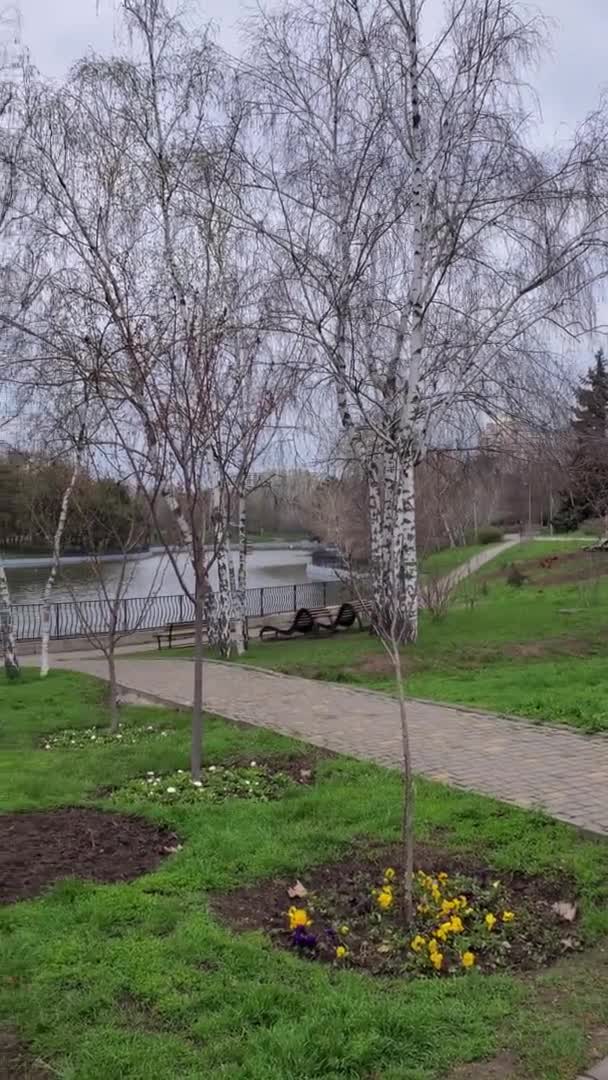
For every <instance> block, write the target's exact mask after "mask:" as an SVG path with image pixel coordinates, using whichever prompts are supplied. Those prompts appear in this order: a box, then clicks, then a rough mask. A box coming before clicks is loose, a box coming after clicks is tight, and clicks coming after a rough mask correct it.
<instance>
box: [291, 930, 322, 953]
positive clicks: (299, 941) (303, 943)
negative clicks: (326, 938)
mask: <svg viewBox="0 0 608 1080" xmlns="http://www.w3.org/2000/svg"><path fill="white" fill-rule="evenodd" d="M292 941H293V944H294V945H295V947H296V948H297V949H314V948H315V946H316V944H317V937H316V934H310V933H309V932H308V930H307V929H306V927H305V926H297V927H296V929H295V930H294V932H293V936H292Z"/></svg>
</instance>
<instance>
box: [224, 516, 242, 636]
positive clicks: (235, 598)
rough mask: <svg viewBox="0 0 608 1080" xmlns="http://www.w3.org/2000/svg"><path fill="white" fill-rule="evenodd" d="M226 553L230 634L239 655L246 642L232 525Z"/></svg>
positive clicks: (227, 532)
mask: <svg viewBox="0 0 608 1080" xmlns="http://www.w3.org/2000/svg"><path fill="white" fill-rule="evenodd" d="M226 554H227V561H228V580H229V583H230V611H231V619H230V635H231V641H232V645H233V646H234V648H235V649H236V652H237V655H238V656H242V655H243V653H244V652H245V643H244V640H243V616H242V614H241V598H240V595H239V590H238V586H237V577H236V571H235V569H234V559H233V557H232V545H231V542H230V526H229V525H228V526H227V528H226Z"/></svg>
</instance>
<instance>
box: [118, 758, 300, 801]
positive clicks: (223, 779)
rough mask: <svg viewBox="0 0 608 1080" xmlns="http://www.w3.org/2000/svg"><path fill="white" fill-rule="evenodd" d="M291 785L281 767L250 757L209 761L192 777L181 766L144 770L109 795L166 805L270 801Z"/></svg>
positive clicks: (277, 797)
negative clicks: (243, 760) (219, 762)
mask: <svg viewBox="0 0 608 1080" xmlns="http://www.w3.org/2000/svg"><path fill="white" fill-rule="evenodd" d="M295 787H296V784H295V783H294V782H293V780H292V779H291V777H290V776H289V775H288V774H287V773H285V772H283V771H282V770H281V769H273V768H272V767H270V766H268V765H263V764H260V765H258V764H257V762H255V761H252V762H251V764H249V765H209V766H208V767H207V768H206V769H203V770H202V779H201V780H192V778H191V777H190V774H189V773H187V772H185V771H184V770H183V769H177V770H176V771H175V772H171V773H166V774H164V775H160V774H157V773H154V772H148V773H147V775H146V776H141V777H136V778H135V779H133V780H130V781H129V783H127V784H126V785H125V786H124V787H122V788H119V789H118V790H116V791H114V792H112V797H113V798H115V799H117V800H119V801H120V802H121V803H129V802H131V803H141V802H142V801H144V802H154V803H160V804H163V805H170V806H174V805H176V804H180V805H183V804H191V803H197V802H200V801H201V800H206V801H208V802H224V800H225V799H251V800H253V801H254V802H272V801H273V800H274V799H280V798H281V796H282V795H284V794H285V792H286V791H288V790H289V789H290V788H295Z"/></svg>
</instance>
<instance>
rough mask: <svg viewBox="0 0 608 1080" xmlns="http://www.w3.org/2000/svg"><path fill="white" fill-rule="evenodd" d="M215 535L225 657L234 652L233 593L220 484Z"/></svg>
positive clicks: (218, 610)
mask: <svg viewBox="0 0 608 1080" xmlns="http://www.w3.org/2000/svg"><path fill="white" fill-rule="evenodd" d="M211 516H212V520H213V536H214V544H215V552H216V565H217V596H216V605H215V614H216V630H217V644H218V648H219V650H220V653H221V655H222V656H223V657H225V658H229V657H230V655H231V653H232V635H231V629H230V624H231V615H232V594H231V590H230V570H229V566H228V552H227V549H226V515H225V510H224V506H223V499H222V491H221V488H220V487H219V485H218V486H217V487H215V488H214V490H213V500H212V514H211Z"/></svg>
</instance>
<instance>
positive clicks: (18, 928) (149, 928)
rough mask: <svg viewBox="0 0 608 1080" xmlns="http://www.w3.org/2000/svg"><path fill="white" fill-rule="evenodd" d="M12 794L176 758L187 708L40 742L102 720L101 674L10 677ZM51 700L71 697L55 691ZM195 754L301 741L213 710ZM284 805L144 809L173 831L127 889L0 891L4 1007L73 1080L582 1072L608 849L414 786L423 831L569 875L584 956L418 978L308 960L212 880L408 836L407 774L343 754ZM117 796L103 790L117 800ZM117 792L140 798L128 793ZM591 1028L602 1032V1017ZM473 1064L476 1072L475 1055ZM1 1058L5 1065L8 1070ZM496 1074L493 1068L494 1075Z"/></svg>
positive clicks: (87, 781)
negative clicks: (90, 735) (134, 732)
mask: <svg viewBox="0 0 608 1080" xmlns="http://www.w3.org/2000/svg"><path fill="white" fill-rule="evenodd" d="M0 701H1V702H2V705H1V706H0V709H1V714H2V726H3V752H2V755H1V757H0V777H1V779H0V801H1V803H2V808H3V809H4V810H9V809H15V808H19V809H25V808H30V809H34V808H49V807H55V806H60V805H66V806H70V805H78V804H83V805H89V806H98V807H104V806H107V805H108V800H107V797H106V798H104V797H102V796H100V794H99V788H100V786H104V787H105V786H116V785H118V786H120V785H122V784H124V783H125V782H126V781H127V780H128V779H129V778H130V777H134V776H137V775H141V774H142V773H145V772H146V771H147V770H155V771H160V770H169V769H174V768H177V767H182V768H186V767H187V747H188V718H187V716H186V715H184V714H180V713H167V712H164V711H161V710H152V709H139V708H134V707H130V708H129V709H126V710H125V712H124V721H125V723H126V724H130V723H133V724H141V723H142V722H146V723H149V724H151V725H158V726H160V725H161V724H162V725H163V726H164V727H165V728H172V729H174V731H173V733H172V734H170V735H169V736H167V737H165V738H163V739H160V738H154V737H152V738H151V739H149V740H148V741H146V742H145V743H141V744H139V745H135V746H120V745H113V746H108V745H104V746H103V747H101V748H99V749H90V748H87V749H86V750H53V751H51V752H45V751H44V750H43V749H39V748H38V745H39V742H40V736H41V735H43V734H45V735H46V734H48V733H50V732H52V731H53V732H56V731H57V730H58V728H59V726H60V724H61V723H62V720H63V722H65V723H69V726H71V727H82V728H85V727H88V726H90V725H91V723H92V722H96V723H101V722H103V721H104V720H105V721H107V717H106V715H105V707H104V703H103V688H102V687H101V686H100V684H98V683H96V682H94V681H93V680H91V679H86V678H85V677H82V676H75V675H69V674H67V673H65V672H52V673H51V675H50V677H49V679H48V680H47V681H46V682H45V683H41V682H40V681H39V680H38V679H37V677H36V675H35V673H33V672H32V673H29V672H26V673H25V676H24V679H23V681H22V682H21V683H19V684H10V685H9V684H6V683H4V682H1V681H0ZM62 703H63V705H62ZM206 727H207V735H206V755H207V757H206V760H207V763H209V762H214V763H215V762H217V763H221V762H222V760H224V759H225V758H226V757H227V756H228V755H232V754H242V753H244V754H246V755H253V754H255V757H256V759H257V760H258V761H259V760H264V758H267V757H268V756H269V755H273V754H277V753H289V754H295V753H296V752H297V751H298V747H299V744H297V743H295V742H294V741H292V740H286V739H284V738H282V737H280V736H278V735H275V734H273V733H270V732H268V731H265V730H263V729H259V728H252V729H248V728H246V727H243V726H235V725H231V724H229V723H227V722H225V721H222V720H221V719H218V718H209V719H208V720H207V725H206ZM319 772H320V775H319V779H318V782H317V783H316V784H315V785H314V786H313V787H309V788H297V789H295V790H293V792H291V793H289V794H288V795H286V796H284V797H283V798H282V799H281V800H280V801H278V802H269V803H253V804H252V803H247V802H244V801H241V800H236V799H232V800H229V801H226V802H223V803H221V804H213V805H204V806H202V807H201V806H192V805H187V806H181V807H179V806H177V807H172V806H167V805H163V806H156V807H151V805H150V804H147V805H146V803H145V802H144V801H142V804H141V807H140V808H138V812H140V813H141V814H142V815H144V816H146V817H147V818H149V819H150V820H152V821H154V822H157V823H163V824H165V825H167V826H168V827H170V828H171V829H172V830H174V831H175V832H176V833H177V834H178V836H179V838H180V839H181V843H182V844H183V847H182V849H181V850H179V851H177V852H176V853H175V854H173V855H171V856H170V857H169V858H168V859H166V861H164V863H162V865H161V866H160V868H158V869H157V870H156V871H155V872H153V873H151V874H148V875H146V876H145V877H141V878H139V879H137V880H135V881H134V882H132V883H130V884H113V885H96V884H92V883H84V882H79V881H75V880H74V881H69V882H64V883H59V884H57V885H55V886H53V887H51V888H50V890H49V891H48V892H47V893H46V894H45V895H42V896H40V897H39V898H37V899H35V900H31V901H25V902H21V903H18V904H13V905H8V906H5V907H3V908H0V927H1V932H2V946H1V948H2V979H1V980H0V1017H1V1018H2V1019H3V1021H4V1022H5V1023H7V1024H10V1025H13V1026H14V1028H15V1029H16V1030H17V1031H18V1032H19V1034H20V1036H21V1038H22V1039H23V1040H24V1042H25V1043H26V1044H27V1045H28V1046H29V1047H30V1048H31V1051H32V1053H33V1054H34V1055H35V1056H36V1057H37V1058H38V1059H39V1060H40V1061H42V1062H46V1063H48V1064H49V1065H50V1066H51V1067H52V1073H51V1074H50V1075H53V1076H59V1077H62V1078H64V1080H98V1078H100V1077H103V1078H104V1080H123V1078H124V1080H149V1078H150V1077H154V1078H155V1080H174V1078H176V1077H180V1078H185V1080H195V1078H197V1080H198V1078H200V1077H203V1076H211V1075H213V1076H216V1077H230V1078H231V1080H232V1078H239V1080H240V1078H242V1080H269V1078H272V1080H294V1078H298V1080H309V1078H310V1080H312V1078H315V1080H346V1078H348V1080H359V1078H360V1080H372V1078H376V1077H377V1078H382V1080H440V1078H441V1080H445V1078H446V1077H450V1076H451V1075H452V1074H451V1070H452V1069H453V1068H455V1067H456V1066H459V1065H460V1066H462V1067H463V1070H464V1071H459V1072H458V1073H457V1074H454V1075H458V1076H460V1077H465V1076H466V1077H467V1080H469V1078H472V1077H473V1076H479V1077H482V1076H486V1075H487V1074H486V1072H485V1068H486V1067H485V1065H484V1064H480V1065H479V1066H476V1067H473V1066H469V1065H466V1064H465V1063H467V1062H472V1061H476V1060H479V1059H485V1058H492V1057H493V1055H494V1054H497V1053H499V1054H501V1055H502V1056H503V1058H504V1055H508V1061H509V1062H510V1066H509V1071H508V1072H505V1073H504V1075H505V1077H506V1076H508V1077H509V1078H510V1080H532V1078H534V1080H572V1078H573V1077H574V1076H575V1075H576V1074H577V1073H578V1072H579V1071H581V1070H582V1068H583V1066H584V1065H585V1064H587V1063H588V1061H589V1059H590V1056H592V1055H593V1053H594V1052H595V1051H597V1054H598V1055H599V1054H601V1053H602V1052H606V1049H607V1046H606V1026H607V1025H608V955H607V953H606V950H605V935H606V934H607V933H608V908H607V906H606V900H607V898H608V846H607V845H606V844H605V843H604V842H602V841H600V840H599V839H598V840H594V839H592V838H589V837H584V836H581V835H579V834H577V833H576V832H575V831H574V830H573V829H570V828H568V827H567V826H565V825H562V824H559V823H557V822H553V821H549V820H548V819H546V818H544V817H543V816H541V815H539V814H531V813H526V812H524V811H521V810H517V809H515V808H511V807H507V806H505V805H503V804H499V803H496V802H493V801H492V800H488V799H484V798H482V797H480V796H476V795H472V794H466V793H463V792H458V791H454V790H448V789H446V788H444V787H442V786H441V785H438V784H433V783H430V782H427V781H422V780H420V781H418V783H417V788H418V814H417V819H418V835H419V838H420V839H424V840H427V841H431V842H433V841H435V842H439V843H440V844H441V846H442V847H443V848H444V849H446V848H447V850H448V851H450V852H459V851H462V852H469V853H472V852H474V853H475V854H476V855H478V856H479V855H481V856H482V857H483V858H484V859H485V860H486V861H487V863H488V865H490V866H492V867H493V868H494V869H495V871H496V873H497V874H500V873H501V872H502V873H506V872H507V871H508V870H518V871H527V872H537V873H543V874H545V875H547V876H549V877H551V878H554V879H557V880H559V881H562V880H564V879H565V878H567V877H568V876H570V877H572V879H573V880H574V881H575V882H576V886H577V890H578V893H579V901H580V905H581V912H582V916H581V925H580V927H577V932H579V933H580V932H583V933H584V934H585V937H586V940H587V943H588V945H589V947H590V948H591V949H592V952H590V953H589V952H587V953H584V954H581V955H578V956H576V957H574V958H571V959H567V960H563V961H560V964H559V965H558V966H557V967H556V968H553V969H550V970H549V971H547V972H545V973H540V974H539V973H537V974H535V975H532V976H527V977H525V978H519V977H515V976H510V975H505V974H502V975H488V976H483V977H482V976H480V975H477V974H476V973H474V972H473V973H472V974H467V975H466V976H463V977H461V978H456V979H442V978H439V977H431V978H428V979H419V980H416V981H413V982H407V983H406V982H403V981H399V980H398V979H386V978H373V977H370V976H368V975H365V974H359V973H356V972H354V971H348V970H338V969H335V968H332V967H327V966H322V965H320V964H318V963H314V962H310V961H308V962H307V961H304V960H301V959H299V958H298V957H296V956H295V955H292V954H290V953H287V952H285V951H281V950H279V949H275V948H273V947H272V946H271V945H270V944H269V942H268V941H267V940H265V939H264V937H263V936H262V935H261V934H259V933H252V932H250V933H245V934H236V933H232V932H230V931H229V930H228V929H227V928H226V927H225V926H224V925H222V924H220V923H219V922H218V921H217V920H216V919H215V918H214V917H213V916H212V915H211V913H210V910H209V896H210V894H212V893H214V892H225V891H226V890H230V889H233V888H236V887H239V886H243V885H246V884H248V883H253V882H254V881H256V880H258V879H261V878H267V877H270V876H273V875H280V874H288V875H292V874H293V876H294V878H295V877H296V876H298V874H300V873H302V872H303V871H304V870H305V869H306V867H310V866H313V865H315V864H318V863H320V862H322V861H327V860H333V859H337V858H339V857H340V856H341V855H342V854H344V852H345V851H346V850H348V847H349V844H350V843H351V842H353V841H354V840H355V838H359V839H360V838H361V837H368V838H373V839H377V840H387V841H394V840H396V839H397V838H398V835H399V801H400V786H401V785H400V780H399V777H398V775H397V774H396V773H395V772H393V771H390V770H386V769H382V768H381V767H379V766H376V765H372V764H366V763H362V762H355V761H352V760H349V759H340V758H338V759H328V760H326V761H324V762H322V763H321V766H320V770H319ZM117 805H118V807H119V808H120V802H118V803H116V801H113V803H112V808H113V809H116V807H117ZM124 808H125V809H128V810H129V811H130V812H132V811H133V804H132V803H129V804H126V805H125V807H124ZM602 1029H603V1032H602ZM476 1069H479V1070H480V1071H479V1072H477V1071H476ZM0 1071H1V1070H0ZM497 1075H498V1074H497Z"/></svg>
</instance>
